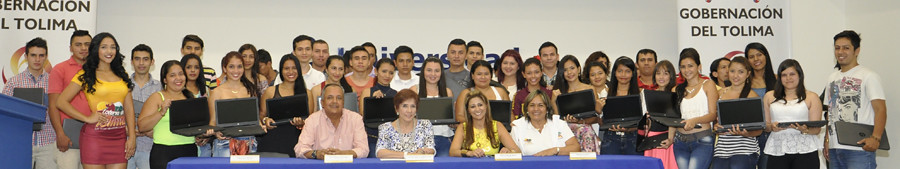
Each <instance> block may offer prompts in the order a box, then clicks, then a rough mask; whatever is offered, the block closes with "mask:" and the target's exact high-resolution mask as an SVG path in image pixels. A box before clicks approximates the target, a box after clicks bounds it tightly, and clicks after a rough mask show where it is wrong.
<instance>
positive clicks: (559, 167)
mask: <svg viewBox="0 0 900 169" xmlns="http://www.w3.org/2000/svg"><path fill="white" fill-rule="evenodd" d="M168 168H169V169H199V168H216V169H244V168H265V169H278V168H316V169H319V168H322V169H332V168H334V169H344V168H346V169H403V168H438V169H475V168H491V169H499V168H512V169H606V168H610V169H612V168H659V169H662V168H663V165H662V161H661V160H659V159H657V158H652V157H644V156H627V155H599V156H597V159H596V160H569V156H552V157H532V156H525V157H522V161H494V159H493V158H461V157H435V158H434V163H406V162H404V161H381V160H379V159H377V158H363V159H354V160H353V163H331V164H325V163H324V162H322V160H310V159H296V158H260V163H258V164H230V163H229V158H224V157H218V158H216V157H182V158H178V159H175V160H173V161H172V162H169V166H168Z"/></svg>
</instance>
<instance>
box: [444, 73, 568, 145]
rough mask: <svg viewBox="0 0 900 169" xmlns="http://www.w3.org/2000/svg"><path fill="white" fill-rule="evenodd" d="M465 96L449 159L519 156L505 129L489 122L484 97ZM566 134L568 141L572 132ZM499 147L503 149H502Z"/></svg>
mask: <svg viewBox="0 0 900 169" xmlns="http://www.w3.org/2000/svg"><path fill="white" fill-rule="evenodd" d="M465 96H466V97H465V99H466V100H465V105H466V106H465V111H466V121H465V122H463V123H461V124H460V125H459V126H458V127H457V128H456V137H453V142H452V143H450V156H453V157H484V156H489V155H494V154H497V153H516V152H521V151H519V147H518V146H516V144H515V142H514V141H513V140H512V137H510V135H509V133H508V132H506V127H504V126H503V124H502V123H500V122H497V121H494V120H493V119H492V118H491V117H492V116H491V108H490V104H488V102H487V97H485V96H484V94H481V92H480V91H479V90H472V92H469V93H467V94H466V95H465ZM487 131H490V133H487ZM569 133H570V134H569V137H571V135H572V134H571V133H572V132H571V131H569ZM501 143H502V144H503V146H504V148H502V149H501V148H500V144H501Z"/></svg>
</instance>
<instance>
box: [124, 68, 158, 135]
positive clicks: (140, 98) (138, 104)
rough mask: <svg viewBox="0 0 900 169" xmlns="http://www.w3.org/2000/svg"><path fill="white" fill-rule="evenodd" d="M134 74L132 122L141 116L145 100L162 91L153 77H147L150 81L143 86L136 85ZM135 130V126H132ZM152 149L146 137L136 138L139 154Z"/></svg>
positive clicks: (132, 77) (132, 78) (132, 80)
mask: <svg viewBox="0 0 900 169" xmlns="http://www.w3.org/2000/svg"><path fill="white" fill-rule="evenodd" d="M134 76H135V74H134V73H132V74H131V83H134V89H132V90H131V99H132V100H134V103H135V104H134V118H135V120H134V121H137V117H138V116H140V115H141V110H143V109H142V108H143V107H144V102H147V98H150V95H152V94H153V93H156V92H157V91H160V90H162V83H160V82H159V80H156V79H153V75H152V74H151V75H149V76H150V77H148V78H150V80H149V81H147V83H145V84H143V86H140V85H138V83H137V81H135V78H134ZM134 127H135V128H137V125H135V126H134ZM152 147H153V139H152V138H150V137H147V136H140V137H138V138H137V147H136V148H135V149H136V150H137V151H140V152H150V149H151V148H152Z"/></svg>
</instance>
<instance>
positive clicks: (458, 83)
mask: <svg viewBox="0 0 900 169" xmlns="http://www.w3.org/2000/svg"><path fill="white" fill-rule="evenodd" d="M444 78H446V79H445V81H446V82H447V88H450V91H451V92H453V100H456V97H458V96H459V93H460V92H462V91H463V90H465V89H466V88H467V87H469V78H470V77H469V71H468V70H463V71H459V72H450V70H449V69H448V70H445V71H444Z"/></svg>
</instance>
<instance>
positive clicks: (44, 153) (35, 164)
mask: <svg viewBox="0 0 900 169" xmlns="http://www.w3.org/2000/svg"><path fill="white" fill-rule="evenodd" d="M56 152H59V149H57V148H56V143H50V144H47V145H44V146H31V168H35V169H56V168H59V167H57V165H56Z"/></svg>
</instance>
